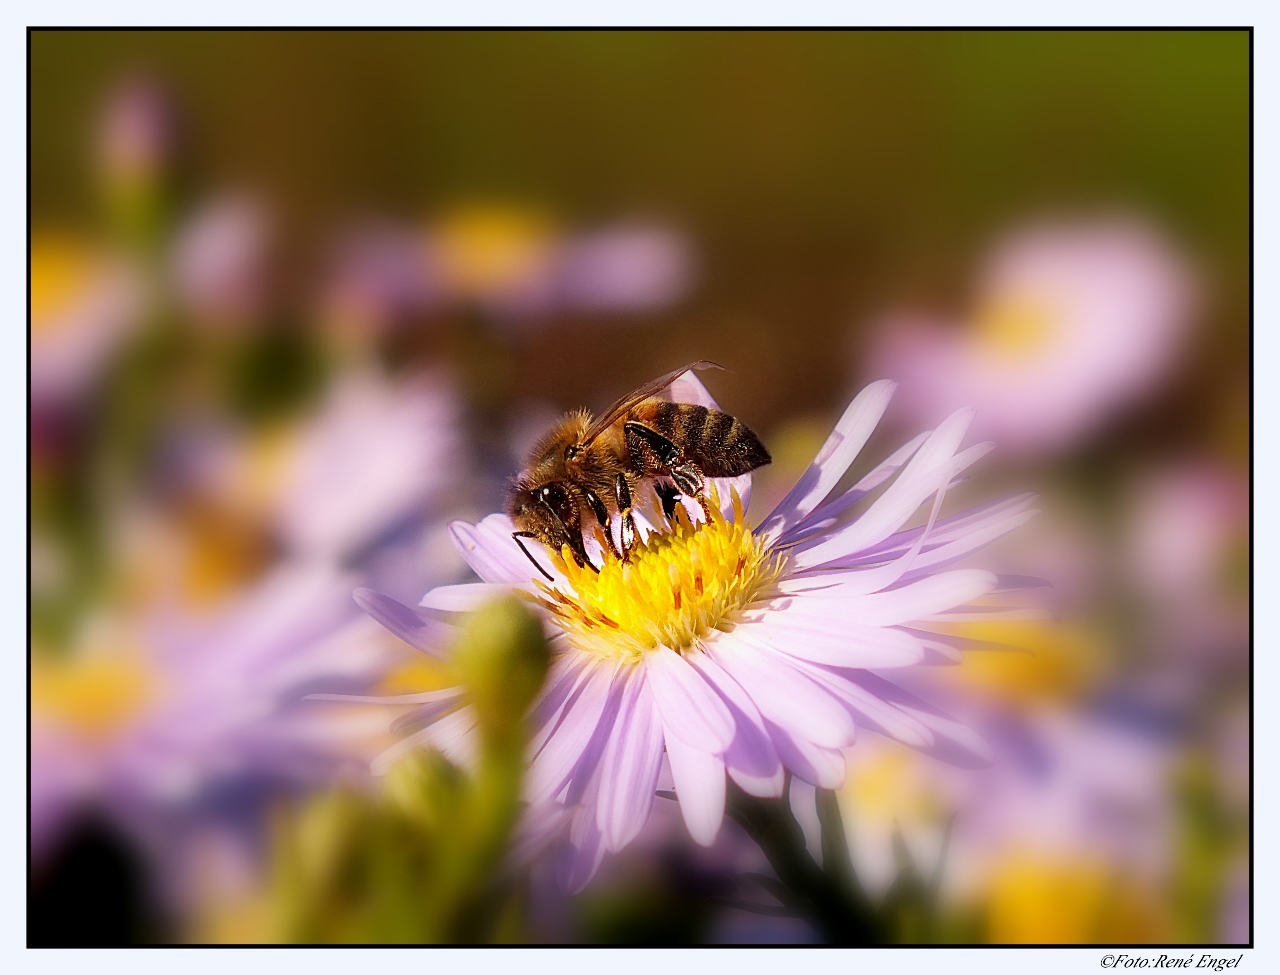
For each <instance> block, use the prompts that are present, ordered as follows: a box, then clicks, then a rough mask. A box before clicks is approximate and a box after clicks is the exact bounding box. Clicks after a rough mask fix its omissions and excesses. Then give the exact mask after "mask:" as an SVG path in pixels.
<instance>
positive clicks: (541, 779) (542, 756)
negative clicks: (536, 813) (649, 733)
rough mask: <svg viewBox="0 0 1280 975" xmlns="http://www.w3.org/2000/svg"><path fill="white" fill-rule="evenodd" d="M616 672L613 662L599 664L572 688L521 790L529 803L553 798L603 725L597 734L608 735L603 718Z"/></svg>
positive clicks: (567, 779) (607, 725) (607, 727)
mask: <svg viewBox="0 0 1280 975" xmlns="http://www.w3.org/2000/svg"><path fill="white" fill-rule="evenodd" d="M617 673H618V667H617V664H616V663H613V662H610V661H601V662H600V663H599V664H597V665H596V666H594V667H592V668H591V669H590V670H589V671H587V672H586V678H585V679H584V680H583V681H581V682H580V683H579V685H578V686H577V687H575V688H574V691H573V696H572V697H571V698H570V699H569V701H568V703H566V704H565V707H564V715H563V717H562V718H561V719H560V723H559V725H558V726H557V727H556V728H555V730H554V732H553V733H552V734H551V735H550V737H548V738H547V740H546V744H544V745H543V746H542V750H541V751H539V752H538V754H537V756H536V757H535V758H534V760H533V762H532V764H531V765H530V767H529V774H528V776H527V778H526V782H525V791H526V798H527V799H528V800H529V801H530V802H532V803H539V802H544V801H546V800H548V799H551V798H553V797H554V796H556V795H557V794H558V793H559V792H560V790H561V789H563V788H564V786H565V783H567V782H568V781H569V777H570V776H571V775H572V774H573V771H574V768H575V767H577V764H578V761H579V759H581V758H582V755H583V753H584V752H585V751H587V749H588V746H590V745H591V741H592V738H593V737H594V736H595V735H596V734H597V732H598V729H600V728H601V727H602V726H603V731H602V732H600V733H602V734H608V731H609V724H608V723H607V722H606V721H604V720H603V718H604V716H605V710H606V709H605V705H606V703H607V702H608V699H609V696H610V695H609V691H610V688H611V687H613V685H614V683H615V678H616V675H617Z"/></svg>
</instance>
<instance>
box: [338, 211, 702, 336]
mask: <svg viewBox="0 0 1280 975" xmlns="http://www.w3.org/2000/svg"><path fill="white" fill-rule="evenodd" d="M693 274H694V266H693V255H692V249H691V247H690V245H689V243H688V241H687V240H686V239H685V237H684V236H683V235H681V234H680V233H679V232H678V231H676V230H675V229H673V228H671V227H665V226H661V225H657V224H640V223H636V224H616V225H614V226H611V227H606V228H603V229H599V230H595V231H590V232H586V233H582V234H577V235H570V236H566V235H564V234H563V233H561V232H560V231H559V229H558V228H557V227H556V226H555V224H554V223H553V222H552V221H551V220H550V218H549V217H547V216H546V215H545V214H543V213H541V212H540V211H536V210H527V209H522V208H513V207H502V206H494V205H486V206H473V207H462V208H459V209H457V210H455V211H453V212H452V213H450V214H447V215H446V216H445V217H443V218H442V219H440V220H439V221H437V222H436V223H434V224H432V225H430V226H429V227H427V228H426V230H425V231H415V230H413V229H410V228H400V227H397V226H395V225H393V224H384V225H371V226H368V227H366V228H364V229H362V230H359V231H357V232H355V233H352V234H351V235H350V236H349V237H347V238H346V239H345V240H343V241H342V242H341V243H340V245H339V247H338V249H337V252H336V256H335V259H334V262H333V268H332V270H331V271H330V277H329V280H328V282H327V284H326V286H325V289H324V296H323V298H322V300H321V304H322V314H323V315H324V316H325V318H326V319H327V320H328V321H329V322H330V323H332V324H333V325H335V326H336V327H338V328H343V329H347V330H350V331H354V332H363V331H371V332H378V331H381V330H383V329H386V328H389V327H393V326H394V325H397V324H401V323H404V322H406V321H409V320H411V319H413V318H414V317H416V316H421V315H425V314H430V313H432V312H435V311H439V310H441V309H444V308H446V307H458V306H465V305H468V304H470V305H473V306H476V307H479V308H481V309H484V310H485V311H487V312H489V313H490V314H492V315H494V316H496V317H497V318H498V319H499V320H500V321H506V322H518V323H522V324H523V323H528V322H531V321H534V320H537V319H540V318H543V317H545V316H547V315H552V314H556V313H558V312H566V311H569V312H572V311H579V312H621V313H628V314H636V313H641V312H647V311H654V310H657V309H660V308H664V307H667V306H668V305H671V304H673V303H675V302H676V301H679V300H680V299H681V298H683V297H684V296H685V295H686V294H687V293H688V291H689V289H690V286H691V285H692V281H693Z"/></svg>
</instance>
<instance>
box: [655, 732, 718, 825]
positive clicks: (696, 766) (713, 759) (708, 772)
mask: <svg viewBox="0 0 1280 975" xmlns="http://www.w3.org/2000/svg"><path fill="white" fill-rule="evenodd" d="M663 728H664V730H666V742H667V760H668V762H669V763H670V765H671V778H672V780H673V781H674V783H675V787H676V798H678V799H679V800H680V815H681V816H683V817H684V824H685V826H686V827H687V828H688V830H689V835H690V836H692V837H693V841H694V842H695V843H697V844H698V845H699V846H711V844H713V843H714V842H715V841H716V836H717V835H718V834H719V833H720V824H721V823H722V822H723V821H724V794H725V785H724V762H723V761H722V760H721V759H720V757H719V756H718V755H712V754H710V753H709V752H704V751H701V750H699V749H697V748H691V747H690V746H689V745H686V744H685V743H684V742H683V741H681V740H680V739H679V738H678V737H676V736H675V735H673V734H672V733H671V731H670V729H669V728H668V726H667V724H666V722H665V721H664V722H663Z"/></svg>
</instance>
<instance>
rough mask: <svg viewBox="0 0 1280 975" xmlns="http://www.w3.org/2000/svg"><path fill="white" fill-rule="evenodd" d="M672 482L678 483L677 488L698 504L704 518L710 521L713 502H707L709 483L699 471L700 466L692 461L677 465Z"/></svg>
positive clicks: (672, 475) (672, 471) (673, 469)
mask: <svg viewBox="0 0 1280 975" xmlns="http://www.w3.org/2000/svg"><path fill="white" fill-rule="evenodd" d="M671 480H673V481H675V482H676V487H677V488H679V489H680V490H681V491H682V492H683V493H685V494H687V495H689V496H690V497H691V498H693V499H694V500H695V501H697V502H698V505H699V506H700V507H701V508H702V517H703V518H704V519H706V520H707V521H710V520H711V502H710V501H708V500H707V496H706V493H705V490H706V486H707V482H706V479H705V478H703V476H702V471H700V470H698V465H697V464H695V463H694V462H693V461H691V460H686V461H684V462H683V463H680V464H677V465H676V466H675V467H673V468H671Z"/></svg>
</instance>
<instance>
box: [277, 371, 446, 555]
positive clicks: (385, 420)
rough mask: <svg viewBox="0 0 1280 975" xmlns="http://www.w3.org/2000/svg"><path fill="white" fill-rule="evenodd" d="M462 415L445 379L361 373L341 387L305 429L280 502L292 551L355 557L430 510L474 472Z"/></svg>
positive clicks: (280, 519) (283, 531)
mask: <svg viewBox="0 0 1280 975" xmlns="http://www.w3.org/2000/svg"><path fill="white" fill-rule="evenodd" d="M460 419H461V417H460V408H459V406H458V403H457V400H456V398H455V396H454V393H453V390H452V388H451V387H450V386H449V384H448V383H447V382H446V381H445V380H444V379H443V378H441V377H439V376H421V377H418V378H416V379H413V380H409V381H404V382H399V383H390V382H387V381H385V380H383V379H381V378H379V377H377V376H375V375H373V374H372V373H368V372H360V373H355V374H353V375H349V376H347V377H345V378H343V379H341V380H340V381H339V382H337V383H336V384H335V386H334V387H333V389H332V390H331V392H330V395H329V398H328V401H327V402H326V403H325V405H324V407H323V408H322V409H321V411H320V414H319V415H318V416H317V417H316V418H315V420H314V421H313V422H312V423H311V424H310V425H309V426H308V428H307V429H306V430H305V431H304V432H303V433H302V435H301V437H300V440H299V443H298V444H297V448H296V454H295V457H294V461H293V463H292V464H291V465H290V471H289V473H288V474H287V475H286V477H285V480H284V483H283V485H282V490H281V494H280V497H279V501H278V502H277V509H276V510H277V514H276V525H277V527H278V530H279V533H280V536H281V537H282V538H283V540H284V542H285V545H286V547H287V548H288V550H289V551H290V552H292V553H295V554H296V555H298V556H300V557H307V558H313V557H322V558H337V557H341V556H344V555H350V554H353V553H354V552H356V551H357V550H359V549H361V548H363V547H365V546H367V545H368V544H369V543H371V542H373V541H376V540H377V539H378V537H379V536H380V535H381V534H383V533H384V532H386V531H387V530H389V529H391V528H394V527H395V526H396V525H397V524H398V523H400V522H403V521H404V520H405V519H408V518H411V517H414V516H420V515H422V514H425V513H426V511H427V509H428V507H429V506H430V505H431V504H433V503H434V502H438V501H439V500H440V499H441V497H442V496H443V495H444V494H445V493H446V492H447V491H448V490H449V489H450V488H453V487H456V486H457V485H459V484H460V483H462V482H463V479H464V476H465V474H466V469H465V463H466V461H465V454H464V452H463V445H462V441H461V437H460V434H459V423H460Z"/></svg>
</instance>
